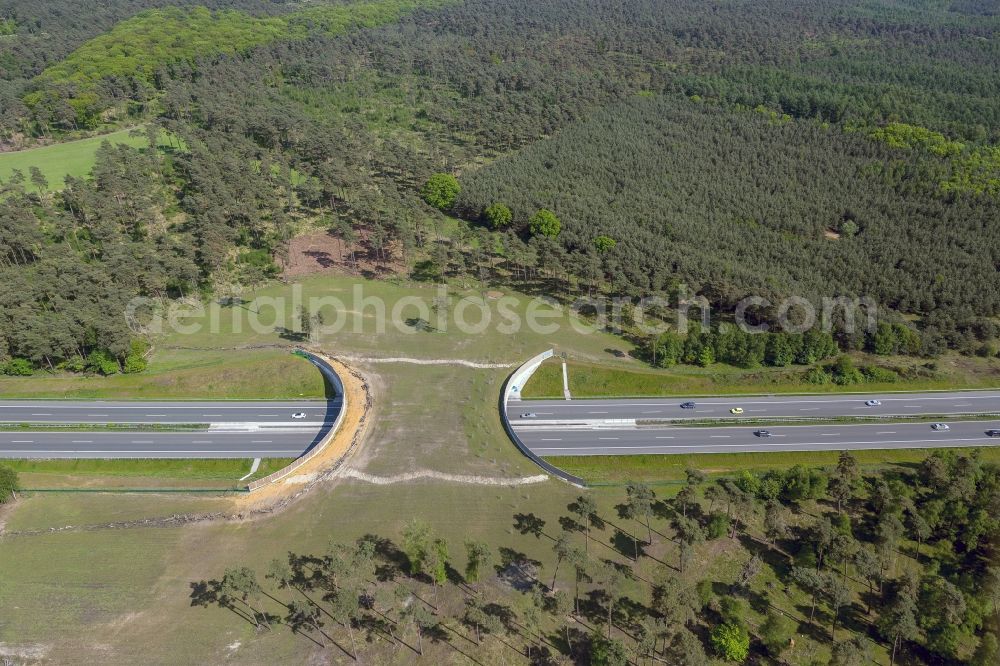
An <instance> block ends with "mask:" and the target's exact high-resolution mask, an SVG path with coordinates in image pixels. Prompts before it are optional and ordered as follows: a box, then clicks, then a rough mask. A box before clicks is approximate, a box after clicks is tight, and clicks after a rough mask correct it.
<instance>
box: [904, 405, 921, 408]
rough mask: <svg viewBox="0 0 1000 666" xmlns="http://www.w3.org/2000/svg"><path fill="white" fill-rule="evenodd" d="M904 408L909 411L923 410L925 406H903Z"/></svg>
mask: <svg viewBox="0 0 1000 666" xmlns="http://www.w3.org/2000/svg"><path fill="white" fill-rule="evenodd" d="M903 407H906V408H907V409H923V407H924V406H923V405H903Z"/></svg>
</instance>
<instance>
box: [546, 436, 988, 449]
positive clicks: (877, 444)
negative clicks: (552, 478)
mask: <svg viewBox="0 0 1000 666" xmlns="http://www.w3.org/2000/svg"><path fill="white" fill-rule="evenodd" d="M988 439H989V438H988V437H985V436H983V437H963V438H958V439H912V440H911V439H900V440H889V441H883V440H877V441H872V442H790V443H788V444H778V443H773V444H769V445H768V446H767V447H766V448H765V449H758V448H756V447H751V450H752V451H753V452H755V453H761V452H766V449H768V448H777V447H781V448H786V447H789V446H831V445H832V446H864V445H869V444H871V445H874V446H873V448H875V449H880V448H885V446H884V445H886V444H935V445H940V444H941V443H942V442H982V441H986V440H988ZM599 448H605V449H623V450H624V449H631V450H634V451H642V450H647V449H666V450H668V451H676V450H678V449H691V450H693V451H698V450H699V449H702V448H708V449H712V448H732V449H735V448H747V445H746V444H708V445H705V446H699V445H697V444H682V445H680V446H648V445H641V444H640V445H638V446H604V447H599ZM893 448H906V447H893ZM918 448H924V447H918ZM588 450H592V449H591V448H589V447H586V446H567V447H563V448H559V449H556V448H543V449H537V450H535V453H538V451H588ZM802 450H807V449H802ZM822 450H826V449H822Z"/></svg>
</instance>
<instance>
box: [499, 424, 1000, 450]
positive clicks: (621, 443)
mask: <svg viewBox="0 0 1000 666" xmlns="http://www.w3.org/2000/svg"><path fill="white" fill-rule="evenodd" d="M949 426H950V429H949V430H945V431H935V430H932V429H931V427H930V425H929V424H927V423H891V422H887V423H879V424H876V425H867V424H866V425H833V424H831V425H782V426H768V427H767V430H768V431H769V432H771V434H772V436H771V437H768V438H762V437H757V436H756V435H754V431H755V430H757V429H758V428H756V427H754V426H751V425H746V426H726V427H710V428H702V427H695V426H661V427H636V426H632V427H627V426H621V425H618V426H614V425H609V426H606V427H596V426H592V427H587V426H567V425H563V426H559V425H522V424H514V431H515V432H516V433H517V436H518V437H520V439H521V441H522V442H524V443H525V445H526V446H528V448H530V449H531V450H532V451H533V452H534V453H535V454H536V455H539V456H588V455H637V454H647V453H652V454H669V453H675V454H676V453H736V452H766V451H772V452H773V451H842V450H845V449H917V448H939V447H940V448H944V447H965V446H986V445H989V444H993V445H1000V438H996V437H993V438H991V437H988V436H987V435H986V432H985V431H987V430H990V429H993V428H997V429H1000V419H997V420H994V421H955V422H950V423H949Z"/></svg>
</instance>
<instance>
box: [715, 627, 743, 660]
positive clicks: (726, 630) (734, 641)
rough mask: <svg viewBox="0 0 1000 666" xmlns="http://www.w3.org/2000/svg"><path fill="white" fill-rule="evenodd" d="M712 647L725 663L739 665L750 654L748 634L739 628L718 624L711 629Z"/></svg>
mask: <svg viewBox="0 0 1000 666" xmlns="http://www.w3.org/2000/svg"><path fill="white" fill-rule="evenodd" d="M711 640H712V647H713V648H715V651H716V652H717V653H718V655H719V656H720V657H722V658H723V659H725V660H726V661H733V662H736V663H741V662H744V661H746V658H747V656H748V655H749V654H750V634H748V633H747V630H746V629H744V628H743V627H741V626H737V625H734V624H720V625H719V626H717V627H716V628H715V629H712V636H711Z"/></svg>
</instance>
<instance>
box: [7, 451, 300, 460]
mask: <svg viewBox="0 0 1000 666" xmlns="http://www.w3.org/2000/svg"><path fill="white" fill-rule="evenodd" d="M3 452H4V453H27V454H45V455H53V454H59V455H77V456H79V455H80V454H86V457H91V456H94V455H101V454H109V455H110V456H112V457H114V456H129V455H140V454H141V455H143V456H147V457H148V456H160V455H163V456H167V457H172V456H180V455H190V456H192V457H194V458H198V457H202V456H206V455H219V456H223V455H224V456H226V457H227V458H246V457H247V452H246V450H245V449H228V450H220V451H206V450H205V449H195V450H193V451H187V450H184V451H181V450H176V451H175V450H168V451H149V450H147V449H137V450H135V451H120V450H108V451H101V450H87V451H77V450H76V449H43V450H41V451H39V450H37V449H7V450H4V451H3ZM256 453H260V452H259V451H257V452H256ZM267 455H269V456H298V455H302V449H273V450H268V451H267ZM43 457H44V456H43Z"/></svg>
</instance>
